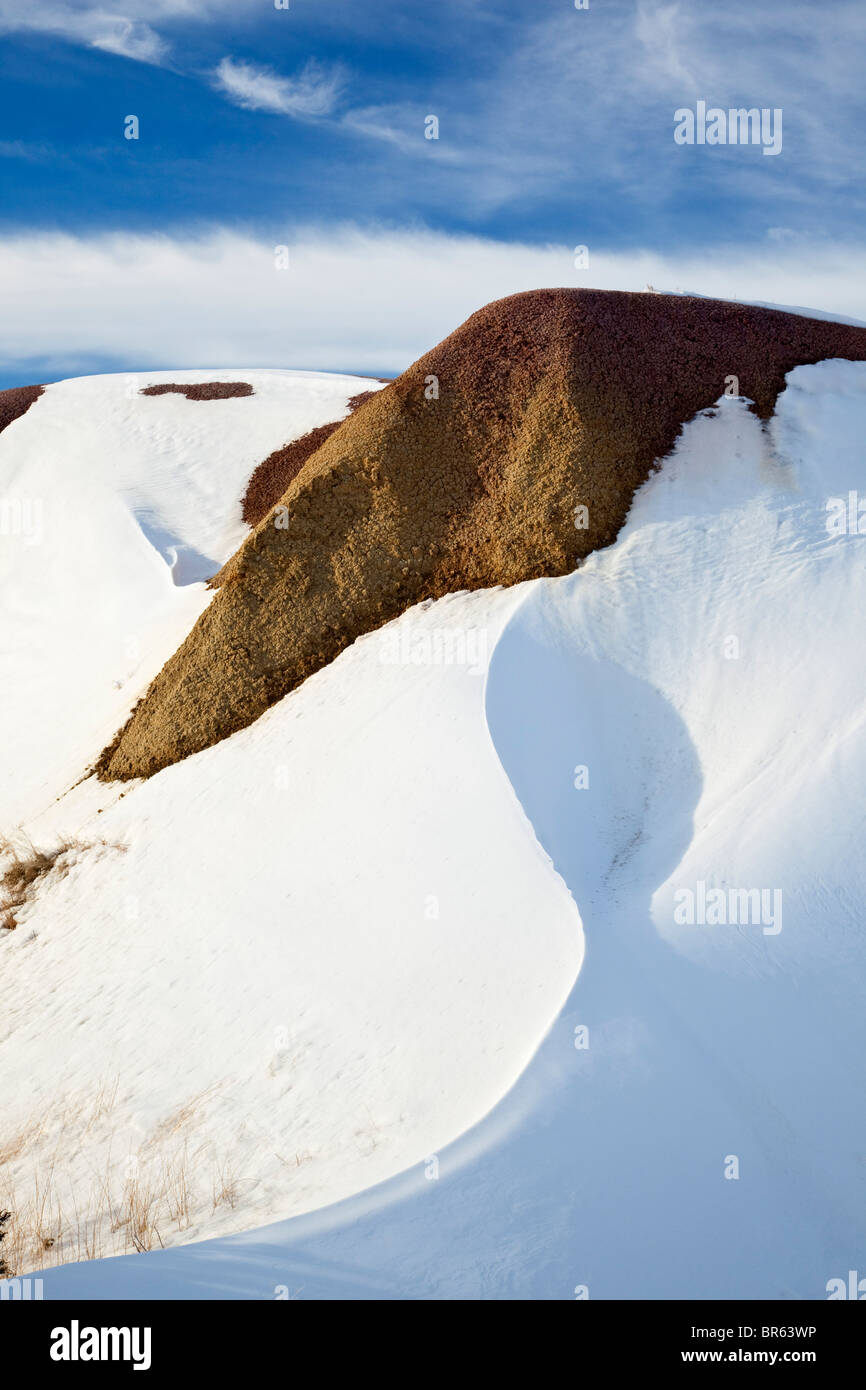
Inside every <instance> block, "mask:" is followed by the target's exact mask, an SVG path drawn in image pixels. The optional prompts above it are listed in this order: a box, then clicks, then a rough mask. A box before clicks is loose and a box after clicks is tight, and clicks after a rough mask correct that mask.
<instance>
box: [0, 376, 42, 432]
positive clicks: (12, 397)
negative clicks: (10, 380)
mask: <svg viewBox="0 0 866 1390" xmlns="http://www.w3.org/2000/svg"><path fill="white" fill-rule="evenodd" d="M44 390H45V387H44V386H12V387H11V388H10V389H9V390H8V391H0V434H2V432H3V430H5V428H6V426H7V425H11V424H12V421H13V420H17V419H18V418H19V416H21V415H24V414H25V413H26V412H27V411H28V410H29V409H30V407H31V405H32V404H33V402H34V401H35V400H38V398H39V397H40V396H41V395H42V392H43V391H44Z"/></svg>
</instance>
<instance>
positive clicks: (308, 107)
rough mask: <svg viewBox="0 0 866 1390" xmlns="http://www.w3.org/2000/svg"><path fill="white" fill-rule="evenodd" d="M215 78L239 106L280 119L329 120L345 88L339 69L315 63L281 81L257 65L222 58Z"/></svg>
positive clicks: (225, 93) (216, 82) (266, 69)
mask: <svg viewBox="0 0 866 1390" xmlns="http://www.w3.org/2000/svg"><path fill="white" fill-rule="evenodd" d="M213 78H214V85H215V86H216V88H217V90H218V91H221V92H223V93H224V95H225V96H227V97H228V98H229V100H230V101H233V102H234V103H235V105H236V106H242V107H243V108H244V110H245V111H272V112H274V113H275V114H277V115H281V116H310V117H315V116H327V115H328V114H329V113H330V112H331V111H332V110H333V108H334V106H335V105H336V102H337V99H338V97H339V94H340V91H341V88H342V85H343V78H342V74H341V72H340V70H339V69H338V68H336V67H330V68H325V67H323V66H322V65H321V64H320V63H316V62H313V61H310V62H309V63H307V65H306V66H305V67H304V68H302V69H301V71H300V72H299V73H298V75H297V77H282V76H281V75H280V74H279V73H276V72H273V71H272V70H271V69H270V68H263V67H260V66H259V65H258V64H257V63H247V62H243V61H242V60H240V59H236V58H223V59H222V61H221V62H220V63H219V64H218V66H217V67H216V68H215V69H214V72H213Z"/></svg>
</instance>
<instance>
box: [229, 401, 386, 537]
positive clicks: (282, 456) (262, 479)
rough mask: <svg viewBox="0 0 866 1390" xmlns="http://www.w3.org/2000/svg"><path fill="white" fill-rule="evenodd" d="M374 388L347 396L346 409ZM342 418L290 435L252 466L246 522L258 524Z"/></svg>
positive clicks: (245, 502)
mask: <svg viewBox="0 0 866 1390" xmlns="http://www.w3.org/2000/svg"><path fill="white" fill-rule="evenodd" d="M372 395H375V392H373V391H362V392H361V393H360V395H357V396H351V397H350V398H349V410H350V411H352V410H357V409H358V406H359V405H361V404H362V402H363V401H365V400H366V399H367V397H368V396H372ZM342 423H343V422H342V420H331V421H330V422H329V423H328V424H327V425H319V426H317V428H316V429H314V430H310V432H309V434H304V435H302V436H301V438H300V439H293V440H292V441H291V443H289V444H284V445H283V447H282V448H281V449H275V450H274V452H273V453H272V454H268V456H267V458H266V459H262V462H261V463H260V464H259V465H258V467H257V468H255V469H254V471H253V475H252V477H251V478H250V481H249V483H248V485H247V490H246V492H245V493H244V497H243V501H242V502H241V513H242V515H243V518H244V521H245V522H246V523H247V525H248V526H258V524H259V522H260V521H261V520H262V519H263V518H264V517H266V516H267V514H268V512H270V511H271V510H272V509H273V508H274V507H275V506H276V505H277V503H278V502H279V500H280V498H281V497H282V495H283V493H284V492H285V490H286V488H287V487H288V486H289V483H290V482H292V480H293V479H294V478H296V477H297V476H298V474H299V473H300V471H301V469H302V468H303V466H304V464H305V463H306V462H307V459H308V458H309V457H310V455H311V454H314V453H315V452H316V450H317V449H321V447H322V445H323V444H324V442H325V440H326V439H328V438H329V437H330V436H331V435H332V434H333V433H334V430H337V429H339V428H340V425H341V424H342Z"/></svg>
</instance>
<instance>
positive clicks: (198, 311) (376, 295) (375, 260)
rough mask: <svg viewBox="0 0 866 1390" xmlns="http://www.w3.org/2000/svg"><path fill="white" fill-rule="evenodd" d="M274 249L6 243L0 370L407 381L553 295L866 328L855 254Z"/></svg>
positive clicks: (195, 241) (236, 242)
mask: <svg viewBox="0 0 866 1390" xmlns="http://www.w3.org/2000/svg"><path fill="white" fill-rule="evenodd" d="M275 240H279V241H283V242H285V243H287V244H289V246H290V267H289V269H288V270H284V271H281V270H277V269H276V268H275V258H274V246H273V243H272V242H271V241H268V242H264V241H261V240H258V239H254V238H253V237H248V236H241V235H237V234H235V233H229V232H225V231H220V230H215V231H213V232H211V233H210V234H209V235H207V236H205V237H200V238H194V237H189V238H187V239H182V238H176V239H170V238H167V237H158V236H142V237H124V236H110V237H97V238H93V239H85V238H75V237H71V236H63V235H58V234H54V235H36V236H34V235H29V236H18V237H5V238H0V279H2V281H3V283H4V284H5V285H6V286H7V289H6V291H5V292H4V314H3V320H2V328H0V364H2V365H3V367H4V368H5V369H6V370H7V372H8V369H9V368H10V367H13V366H14V368H15V370H16V374H18V373H19V371H20V364H21V363H22V362H25V361H30V362H33V363H41V364H44V368H43V369H44V370H45V371H46V374H50V375H58V374H64V373H65V374H68V375H72V374H75V373H76V372H79V371H81V370H88V369H89V368H88V366H87V364H88V363H92V362H94V361H107V360H110V361H113V362H115V363H117V364H118V370H119V369H120V368H121V367H123V366H130V367H134V366H138V367H142V368H147V367H153V368H156V367H164V368H171V367H208V366H210V367H217V366H221V367H242V366H248V367H252V366H261V367H267V366H274V367H279V366H293V367H310V368H324V369H328V368H333V369H340V368H353V369H356V370H360V371H366V372H369V373H371V374H374V375H378V374H389V373H390V372H391V371H395V370H402V368H404V367H405V366H407V365H408V363H409V362H411V361H413V360H414V359H415V358H416V357H418V356H420V355H421V354H422V353H423V352H425V351H426V350H427V349H428V348H430V347H432V346H433V345H434V344H435V343H436V342H438V341H439V340H440V339H441V338H443V337H445V336H446V334H448V333H450V332H451V330H452V329H453V328H455V327H456V326H457V325H458V324H459V323H461V322H462V321H463V319H465V318H466V317H467V316H468V315H469V314H471V313H472V312H473V311H474V310H475V309H478V308H480V307H481V306H482V305H483V304H485V303H487V302H488V301H489V300H491V299H497V298H500V297H502V296H504V295H507V294H513V293H515V292H517V291H519V290H528V289H536V288H540V287H550V286H580V285H587V286H596V287H600V288H606V289H626V290H642V289H644V287H645V286H646V285H647V284H648V283H649V284H652V285H654V286H655V287H656V289H666V290H673V289H676V288H679V287H681V286H682V287H685V288H687V289H689V290H690V291H693V292H698V293H702V294H708V295H715V296H718V297H721V298H742V299H746V300H774V301H776V302H778V303H780V304H801V305H802V304H805V305H807V306H811V307H813V308H818V309H824V310H829V311H832V312H834V313H838V314H843V315H850V316H853V317H856V318H860V319H866V268H864V263H863V258H862V254H861V253H860V252H859V250H857V249H856V248H847V247H844V246H834V245H818V246H811V247H809V248H805V247H803V246H801V245H797V246H792V247H788V246H786V245H785V244H784V243H781V244H780V243H779V242H778V241H764V242H763V243H762V244H755V245H754V246H753V247H752V248H746V247H743V246H740V245H738V246H732V247H731V248H730V249H729V250H728V251H727V252H720V251H719V250H718V249H717V248H711V247H707V249H706V251H705V252H698V253H695V254H693V255H691V256H689V257H674V256H670V257H668V256H660V255H656V254H650V253H648V252H647V253H640V252H636V253H633V254H622V255H606V254H605V253H603V252H601V251H596V250H595V249H593V248H590V264H589V267H588V268H587V269H585V270H576V269H575V268H574V264H573V250H572V248H570V247H566V246H547V247H534V246H527V245H521V244H516V243H514V244H509V243H503V242H495V241H487V240H483V239H480V238H470V237H449V236H446V235H442V234H438V233H433V232H376V231H370V230H367V231H361V230H358V229H357V228H353V227H351V226H346V227H341V228H335V229H322V228H319V229H315V228H310V229H307V230H304V231H298V232H297V233H296V234H295V235H294V236H282V237H277V238H275Z"/></svg>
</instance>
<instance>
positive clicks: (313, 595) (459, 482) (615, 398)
mask: <svg viewBox="0 0 866 1390" xmlns="http://www.w3.org/2000/svg"><path fill="white" fill-rule="evenodd" d="M832 357H842V358H849V359H855V360H858V361H863V360H866V328H857V327H853V326H850V325H846V324H839V323H833V322H829V321H824V320H817V319H809V318H805V317H801V316H798V315H794V314H786V313H783V312H780V311H777V310H772V309H761V308H753V307H748V306H745V305H739V304H731V303H727V302H723V301H720V300H709V299H700V298H694V297H685V296H683V297H680V296H666V295H657V294H627V293H621V292H614V291H603V290H573V289H560V290H538V291H533V292H530V293H526V294H518V295H514V296H512V297H510V298H508V299H502V300H498V301H496V302H495V303H492V304H489V305H487V306H486V307H485V308H484V309H481V310H480V311H479V312H478V313H476V314H473V315H472V317H471V318H469V319H468V320H467V321H466V323H464V324H463V325H462V326H461V327H460V328H458V329H457V330H456V331H455V332H454V333H452V334H451V335H450V337H448V338H446V339H445V340H444V342H442V343H440V344H439V345H438V346H437V347H435V348H433V350H432V351H431V352H428V353H427V354H426V355H425V356H424V357H422V358H420V359H419V361H417V362H415V363H414V364H413V365H412V366H411V367H409V368H408V370H407V371H405V372H404V373H403V375H402V376H400V377H398V378H397V379H396V380H395V381H393V382H392V383H391V384H390V385H389V386H386V387H385V388H384V389H383V390H381V391H377V392H375V393H374V394H373V395H371V396H370V397H369V399H367V400H366V401H364V402H363V404H362V405H361V406H360V407H359V408H358V409H357V410H356V411H355V412H354V414H352V415H350V416H349V417H348V418H347V419H346V420H345V421H344V422H343V423H342V424H341V425H340V426H339V428H338V429H336V430H334V432H333V433H331V434H330V435H329V436H328V437H327V438H325V439H324V441H323V442H322V444H321V446H320V447H319V448H317V449H316V450H315V452H313V453H312V454H311V455H310V456H309V457H308V458H307V459H306V461H305V462H304V464H303V466H302V467H301V469H300V471H299V472H298V473H297V476H295V477H294V478H293V479H292V481H291V482H290V483H289V485H288V487H287V488H286V490H285V492H284V493H283V495H282V497H281V499H280V502H279V503H278V505H277V507H276V508H275V509H274V510H271V511H269V512H268V513H267V514H266V515H265V516H263V517H262V519H261V520H260V521H259V523H258V525H257V526H256V528H255V530H254V531H253V532H252V533H251V534H250V536H249V537H248V538H247V539H246V541H245V542H244V544H243V545H242V546H241V547H240V549H239V550H238V551H237V553H236V554H235V555H234V556H233V557H232V559H231V560H230V561H229V562H228V564H227V565H226V566H225V567H224V568H223V570H222V571H221V574H220V576H219V577H218V581H217V582H219V583H220V584H221V587H220V589H219V592H218V593H217V595H216V597H215V598H214V600H213V602H212V604H211V606H210V607H209V608H208V609H207V610H206V611H205V613H204V614H203V615H202V617H201V618H200V619H199V621H198V623H197V624H196V626H195V627H194V628H193V630H192V631H191V632H190V634H189V636H188V637H187V639H186V641H185V642H184V643H183V645H182V646H181V647H180V648H179V650H178V651H177V652H176V653H175V655H174V656H172V657H171V659H170V660H169V661H168V662H167V663H166V664H165V666H164V667H163V669H162V671H160V673H159V675H158V676H157V677H156V679H155V680H154V681H153V683H152V685H151V686H150V689H149V690H148V691H147V694H146V695H145V697H144V698H143V700H141V701H140V702H139V704H138V706H137V707H136V708H135V709H134V710H133V712H132V714H131V716H130V718H129V720H128V721H127V723H126V725H125V726H124V728H122V729H121V730H120V732H119V733H118V734H117V736H116V737H115V739H114V740H113V742H112V743H111V744H110V745H109V747H108V748H106V749H105V750H104V752H103V753H102V755H101V756H100V758H99V761H98V763H97V771H98V774H99V776H100V777H102V778H103V779H106V780H110V779H115V778H119V779H126V778H132V777H146V776H149V775H151V774H152V773H154V772H157V771H159V769H160V768H163V767H166V766H168V765H169V764H171V763H174V762H177V761H179V760H180V759H181V758H186V757H188V756H189V755H190V754H192V753H196V752H199V751H200V750H201V749H204V748H207V747H210V746H211V745H212V744H214V743H217V742H218V741H219V740H220V739H223V738H226V737H227V736H228V735H229V734H232V733H234V732H235V731H236V730H238V729H242V728H244V727H245V726H246V725H248V724H251V723H252V722H253V721H254V720H255V719H257V718H258V716H259V715H260V714H262V713H263V712H264V711H265V710H266V709H268V708H269V706H271V705H273V704H274V703H275V702H276V701H277V700H279V699H281V698H282V696H283V695H285V694H286V693H287V692H288V691H290V690H292V689H293V688H294V687H295V686H296V685H298V684H299V683H300V682H301V681H303V680H304V679H305V678H306V677H307V676H309V675H311V674H312V673H313V672H314V671H317V670H318V669H319V668H320V667H322V666H324V665H326V664H327V663H328V662H330V661H332V660H333V659H334V657H336V656H337V655H338V654H339V652H341V651H342V650H343V649H344V648H345V647H346V646H348V645H349V644H350V643H351V642H353V641H354V640H355V638H356V637H358V636H359V635H360V634H362V633H365V632H370V631H372V630H373V629H375V628H378V627H380V626H381V625H382V624H384V623H386V622H388V621H389V620H390V619H392V618H395V617H397V616H398V615H399V614H400V613H402V612H403V611H404V610H406V609H407V608H409V607H411V606H412V605H413V604H415V603H418V602H420V600H422V599H426V598H439V597H441V596H442V595H444V594H446V593H449V592H453V591H454V590H459V589H475V588H483V587H489V586H491V585H497V584H514V583H517V582H518V581H520V580H524V579H531V578H536V577H539V576H543V575H561V574H565V573H567V572H569V571H570V570H572V569H574V567H575V566H576V564H577V563H578V561H579V560H581V559H582V558H584V557H585V556H586V555H588V554H589V553H590V552H591V551H593V550H596V549H598V548H599V547H601V546H606V545H610V544H611V542H612V541H614V540H615V538H616V535H617V533H618V531H619V530H620V527H621V526H622V524H623V522H624V520H625V518H626V515H627V513H628V510H629V507H630V505H631V501H632V497H633V495H634V492H635V490H636V488H638V487H639V486H640V484H641V483H643V482H644V481H645V480H646V478H647V477H648V475H649V473H650V472H651V470H652V467H653V464H654V462H655V460H657V459H659V458H660V457H661V456H663V455H664V454H666V453H667V452H668V451H669V450H670V449H671V447H672V446H673V443H674V441H675V439H676V436H677V434H678V433H679V430H680V428H681V426H682V425H683V423H684V422H685V421H687V420H689V419H690V418H691V417H692V416H693V415H695V413H696V412H698V411H699V410H701V409H704V408H706V407H708V406H711V405H712V404H713V403H714V402H715V401H717V400H718V398H719V396H721V395H722V394H723V392H724V390H725V383H726V378H728V377H730V376H736V377H737V379H738V383H739V391H740V394H742V395H744V396H748V397H750V398H751V399H752V400H753V401H754V402H755V406H754V408H755V410H756V411H757V413H758V414H759V415H760V416H761V417H762V418H767V417H769V416H770V415H771V414H772V412H773V408H774V405H775V401H776V397H777V396H778V394H779V392H780V391H781V390H782V389H783V387H784V380H785V374H786V372H788V371H790V370H791V369H792V368H793V367H795V366H797V365H799V364H803V363H811V362H818V361H821V360H822V359H824V358H832ZM437 393H438V394H437ZM576 507H585V508H586V509H587V515H586V520H587V525H586V526H585V527H579V526H576V525H575V508H576ZM579 515H580V514H579ZM581 519H583V518H582V517H581ZM277 522H279V523H280V524H276V523H277ZM659 563H660V564H663V563H664V556H663V555H660V556H659Z"/></svg>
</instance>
